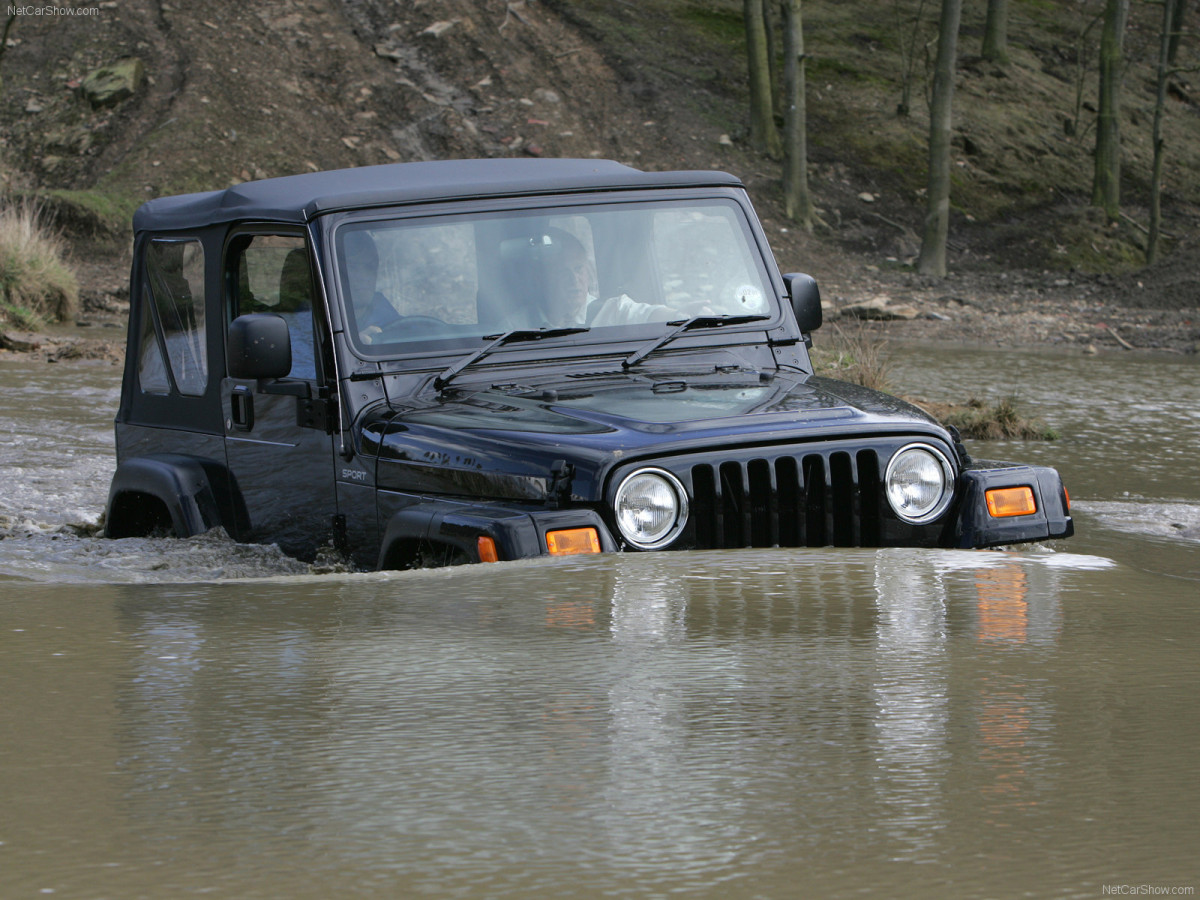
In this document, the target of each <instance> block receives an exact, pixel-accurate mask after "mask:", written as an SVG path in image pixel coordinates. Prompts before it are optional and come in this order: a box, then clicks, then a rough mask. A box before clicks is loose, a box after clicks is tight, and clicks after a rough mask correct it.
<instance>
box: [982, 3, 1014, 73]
mask: <svg viewBox="0 0 1200 900" xmlns="http://www.w3.org/2000/svg"><path fill="white" fill-rule="evenodd" d="M980 55H981V56H982V57H983V58H984V59H986V60H988V61H989V62H995V63H1006V62H1008V0H988V5H987V21H986V22H985V23H984V26H983V50H982V51H981V53H980Z"/></svg>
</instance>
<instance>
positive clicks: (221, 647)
mask: <svg viewBox="0 0 1200 900" xmlns="http://www.w3.org/2000/svg"><path fill="white" fill-rule="evenodd" d="M893 357H894V359H895V365H894V378H895V380H896V382H897V383H900V384H903V385H905V387H906V389H908V390H910V391H911V392H913V393H924V394H926V395H927V396H930V397H931V398H935V399H950V398H953V397H956V396H961V394H962V393H963V392H964V391H966V392H970V393H974V394H977V395H979V396H984V397H991V398H999V397H1000V396H1003V395H1004V394H1007V393H1017V394H1018V395H1019V396H1020V398H1021V403H1022V406H1023V407H1024V408H1025V409H1027V410H1028V411H1031V412H1035V413H1037V414H1039V415H1041V416H1042V417H1043V418H1044V419H1045V420H1046V421H1047V422H1048V423H1049V424H1050V425H1052V426H1053V427H1055V428H1057V429H1058V430H1059V431H1060V432H1061V433H1062V435H1063V438H1062V439H1061V440H1060V441H1057V442H1055V443H1050V444H1023V443H1022V444H995V445H982V444H973V445H972V447H971V449H972V451H973V452H975V453H976V454H977V455H980V456H992V457H998V458H1013V459H1022V460H1030V461H1045V462H1048V463H1051V464H1054V465H1056V466H1058V467H1059V468H1060V470H1061V471H1062V472H1063V473H1064V475H1065V476H1066V478H1067V482H1068V486H1069V488H1070V490H1071V496H1072V498H1073V500H1074V508H1075V513H1076V521H1077V528H1078V531H1079V533H1078V534H1077V536H1076V537H1075V538H1072V539H1071V540H1069V541H1063V542H1059V543H1056V544H1053V545H1051V546H1047V547H1032V548H1020V549H1017V550H1014V551H1006V552H990V551H989V552H951V551H937V552H929V551H910V550H881V551H868V550H833V549H830V550H817V551H800V552H794V551H739V552H719V553H695V554H641V555H635V554H628V555H613V556H604V557H599V558H592V559H587V560H584V561H577V562H566V563H561V562H560V563H541V562H538V563H515V564H500V565H495V566H474V567H466V568H461V569H454V570H441V571H427V572H414V573H386V574H352V575H346V574H340V575H339V574H314V573H312V572H311V571H310V570H309V569H308V568H307V567H305V566H302V565H300V564H298V563H296V562H294V561H292V560H288V559H286V558H284V557H282V556H280V555H279V554H278V553H276V552H275V551H273V550H272V549H271V548H263V547H238V546H236V545H234V544H231V543H230V542H228V541H224V540H221V539H219V538H216V537H208V538H205V539H199V540H195V541H171V540H161V541H105V540H101V539H96V538H89V537H80V536H78V535H76V534H74V533H72V532H71V531H70V530H69V529H68V530H63V529H62V526H64V525H68V524H76V525H78V524H81V523H87V522H89V521H94V520H95V518H96V516H97V515H98V514H99V512H100V510H101V508H102V506H103V502H104V496H105V494H106V492H107V482H108V477H109V475H110V473H111V469H112V429H111V418H112V414H113V411H114V409H115V405H116V401H117V391H118V388H117V385H116V379H117V376H118V371H117V370H116V369H115V368H112V367H108V366H88V365H71V366H47V365H44V364H41V365H27V364H22V363H21V362H20V361H12V360H4V361H0V478H2V482H0V516H2V517H3V518H0V537H2V539H0V697H2V698H3V700H2V705H0V897H3V898H4V900H9V898H21V897H31V898H32V897H44V896H55V897H60V898H62V897H71V898H74V897H80V898H108V897H111V898H127V897H152V898H157V897H170V898H175V897H183V896H192V895H207V896H216V897H237V898H243V897H271V898H276V897H289V898H292V897H295V898H310V897H311V898H317V897H322V898H324V897H331V896H333V897H380V896H385V897H395V896H436V897H468V898H475V897H480V898H482V897H488V898H491V897H513V898H531V897H546V898H550V897H555V898H557V897H565V896H573V897H669V896H675V895H686V896H703V897H726V896H739V897H742V896H744V897H765V898H777V897H778V898H784V897H787V898H791V897H806V896H821V897H852V896H913V897H925V896H939V897H956V898H957V897H968V898H970V897H979V898H985V897H1015V896H1030V897H1103V896H1109V895H1112V896H1120V895H1123V894H1134V893H1135V892H1139V891H1140V892H1141V893H1142V894H1143V895H1145V894H1149V893H1159V894H1166V893H1167V892H1168V891H1172V890H1175V891H1180V890H1182V891H1188V890H1191V891H1193V892H1194V891H1195V890H1196V889H1197V888H1200V817H1198V816H1197V815H1196V810H1197V808H1198V806H1200V804H1198V801H1200V764H1198V763H1197V759H1198V758H1200V757H1198V754H1197V746H1198V738H1200V692H1198V691H1197V689H1196V686H1197V684H1198V683H1200V651H1198V649H1197V642H1198V641H1200V476H1198V475H1197V472H1200V366H1198V365H1197V364H1196V363H1195V362H1194V361H1188V360H1185V359H1177V358H1170V357H1167V358H1149V357H1134V356H1125V357H1118V356H1105V357H1079V356H1075V357H1069V356H1052V355H1045V354H1014V353H1000V352H981V351H965V350H964V351H947V350H944V349H941V350H937V351H930V350H922V349H916V348H909V349H904V348H900V349H897V350H895V351H894V353H893ZM1177 895H1178V894H1177Z"/></svg>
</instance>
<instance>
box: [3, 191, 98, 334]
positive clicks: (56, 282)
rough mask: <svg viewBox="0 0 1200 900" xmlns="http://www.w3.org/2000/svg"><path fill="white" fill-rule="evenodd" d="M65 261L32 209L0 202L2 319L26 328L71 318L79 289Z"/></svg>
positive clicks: (60, 244) (57, 239)
mask: <svg viewBox="0 0 1200 900" xmlns="http://www.w3.org/2000/svg"><path fill="white" fill-rule="evenodd" d="M64 255H65V243H64V241H63V239H62V237H61V236H60V235H59V234H58V233H57V232H55V231H53V230H52V229H50V228H49V227H47V226H46V224H45V223H44V221H43V218H42V216H41V211H40V210H39V208H38V207H37V205H36V204H34V203H32V202H30V201H27V200H15V201H14V200H8V199H0V317H2V318H4V319H7V320H9V321H11V322H14V323H16V324H18V325H20V326H22V327H25V328H30V327H35V326H36V325H37V324H38V323H39V322H41V321H44V320H50V321H62V320H63V319H66V318H69V317H70V316H72V315H74V313H75V312H76V310H77V309H78V307H79V283H78V282H77V281H76V278H75V273H74V272H72V271H71V269H70V268H69V267H68V266H67V264H66V262H65V260H64Z"/></svg>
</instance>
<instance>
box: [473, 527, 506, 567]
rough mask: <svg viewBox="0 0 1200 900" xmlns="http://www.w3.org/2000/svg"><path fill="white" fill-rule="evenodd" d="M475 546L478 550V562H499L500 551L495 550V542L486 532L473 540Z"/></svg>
mask: <svg viewBox="0 0 1200 900" xmlns="http://www.w3.org/2000/svg"><path fill="white" fill-rule="evenodd" d="M475 548H476V549H477V550H478V551H479V561H480V562H500V553H499V551H497V550H496V542H495V541H494V540H492V539H491V538H490V537H488V536H487V535H486V534H484V535H480V536H479V539H478V540H476V541H475Z"/></svg>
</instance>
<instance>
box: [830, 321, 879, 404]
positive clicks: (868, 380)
mask: <svg viewBox="0 0 1200 900" xmlns="http://www.w3.org/2000/svg"><path fill="white" fill-rule="evenodd" d="M822 341H823V344H822V345H818V346H814V347H813V349H812V351H811V354H810V355H811V356H812V360H813V365H814V366H815V368H816V372H817V374H818V375H826V376H828V377H829V378H836V379H838V381H848V382H850V383H851V384H860V385H862V386H863V387H868V388H871V389H873V390H876V391H884V392H885V393H891V392H892V390H893V388H892V383H891V381H890V379H889V375H888V370H889V368H890V364H889V362H888V359H887V354H886V352H885V351H886V349H887V341H881V340H879V339H878V338H876V337H873V336H870V335H868V334H867V333H866V332H865V331H864V330H863V329H862V327H861V326H859V327H858V328H856V329H849V328H843V327H842V326H841V325H839V324H837V323H834V325H833V328H832V337H831V336H830V334H829V333H825V334H823V335H822ZM826 344H827V346H826Z"/></svg>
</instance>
